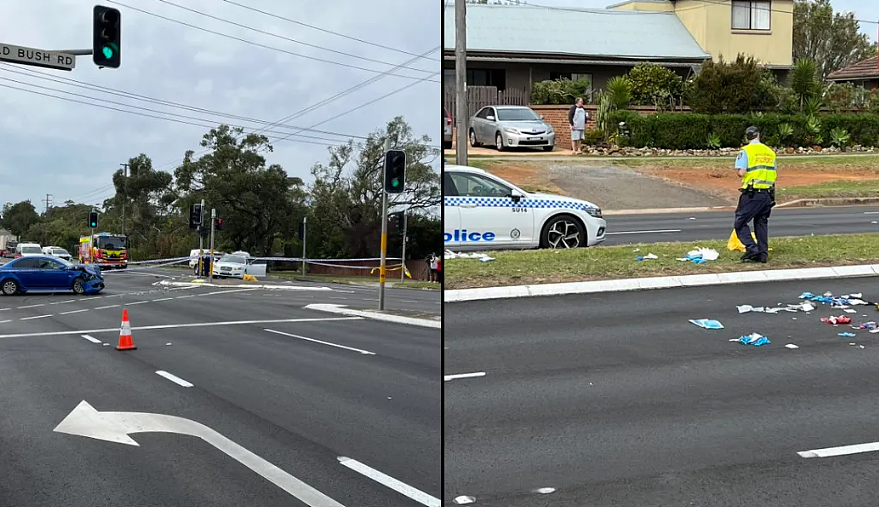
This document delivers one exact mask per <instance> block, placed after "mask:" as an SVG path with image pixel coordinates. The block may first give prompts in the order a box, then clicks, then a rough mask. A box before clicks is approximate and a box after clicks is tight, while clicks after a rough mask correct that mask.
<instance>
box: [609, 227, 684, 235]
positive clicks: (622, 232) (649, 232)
mask: <svg viewBox="0 0 879 507" xmlns="http://www.w3.org/2000/svg"><path fill="white" fill-rule="evenodd" d="M666 232H681V230H680V229H659V230H655V231H618V232H606V233H605V234H606V235H608V236H611V235H614V234H661V233H666Z"/></svg>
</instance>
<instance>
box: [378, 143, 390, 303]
mask: <svg viewBox="0 0 879 507" xmlns="http://www.w3.org/2000/svg"><path fill="white" fill-rule="evenodd" d="M390 150H391V138H390V136H389V137H387V138H385V159H387V156H388V152H389V151H390ZM382 174H383V175H384V176H382V216H381V222H382V239H381V249H382V251H381V264H379V268H378V309H379V310H384V309H385V277H386V275H387V273H386V272H385V266H386V265H387V252H388V189H387V178H388V172H387V171H382Z"/></svg>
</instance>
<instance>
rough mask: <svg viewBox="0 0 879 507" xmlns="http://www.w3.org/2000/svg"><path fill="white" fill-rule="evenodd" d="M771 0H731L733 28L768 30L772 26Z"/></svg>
mask: <svg viewBox="0 0 879 507" xmlns="http://www.w3.org/2000/svg"><path fill="white" fill-rule="evenodd" d="M771 19H772V2H770V1H766V0H733V3H732V28H733V30H769V29H771V28H772V24H771V21H770V20H771Z"/></svg>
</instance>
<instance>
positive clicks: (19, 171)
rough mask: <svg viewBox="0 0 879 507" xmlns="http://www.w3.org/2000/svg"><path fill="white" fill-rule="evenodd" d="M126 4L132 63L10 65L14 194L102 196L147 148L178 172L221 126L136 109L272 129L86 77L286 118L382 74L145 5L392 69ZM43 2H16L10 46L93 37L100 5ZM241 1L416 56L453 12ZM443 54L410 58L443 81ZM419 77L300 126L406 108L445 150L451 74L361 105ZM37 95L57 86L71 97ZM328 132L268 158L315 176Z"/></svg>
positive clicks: (125, 33)
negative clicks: (442, 117) (69, 67)
mask: <svg viewBox="0 0 879 507" xmlns="http://www.w3.org/2000/svg"><path fill="white" fill-rule="evenodd" d="M120 1H121V2H122V3H123V4H125V5H126V6H128V7H124V6H120V5H114V3H115V2H110V3H107V5H112V6H115V7H117V8H119V9H120V11H121V12H122V26H123V28H122V41H123V44H122V51H121V55H122V66H121V67H120V68H119V69H98V68H97V67H95V65H94V64H93V63H92V61H91V58H90V57H87V56H81V57H78V58H77V62H76V69H75V70H74V71H72V72H64V71H57V70H47V69H37V68H32V67H24V66H20V65H10V64H5V63H4V64H0V154H2V156H0V182H2V183H0V203H2V202H17V201H20V200H23V199H31V200H32V201H33V202H34V203H35V205H37V208H38V209H40V210H42V209H43V206H44V205H39V204H38V203H39V202H40V200H44V199H45V197H46V194H51V195H52V196H53V201H54V202H55V203H58V204H60V203H62V202H64V201H66V200H67V199H74V200H77V201H81V202H87V203H99V202H101V201H102V200H103V199H105V198H107V197H110V196H111V195H112V193H113V190H112V186H111V175H112V174H113V172H114V171H116V170H117V169H118V168H119V164H121V163H124V162H127V161H128V159H129V158H131V157H134V156H137V155H138V154H140V153H146V154H147V155H149V156H150V157H151V158H152V159H153V163H154V167H157V168H159V169H162V170H168V171H173V169H174V167H175V165H176V164H177V163H179V161H180V160H181V159H182V157H183V154H184V152H185V151H186V150H188V149H193V150H196V151H199V150H200V147H199V142H200V140H201V137H202V135H203V134H204V133H205V132H207V130H208V129H209V127H203V126H194V125H187V124H181V123H175V122H174V121H170V120H168V119H167V118H169V117H168V116H167V115H165V114H162V113H160V112H151V111H144V110H137V109H133V107H132V106H137V107H142V108H149V109H153V110H156V111H162V112H166V113H175V114H179V115H185V116H190V117H193V118H194V119H187V118H175V119H176V120H179V121H181V122H191V123H196V124H203V125H217V124H219V123H221V122H227V123H234V124H241V125H244V126H246V127H249V128H258V127H260V126H261V125H260V124H258V123H253V122H246V121H242V120H234V119H230V118H224V117H222V116H217V115H212V114H206V113H202V112H195V111H191V110H185V109H180V108H175V107H169V106H167V105H162V104H156V103H151V102H150V101H148V100H139V99H137V98H133V97H130V96H125V95H124V94H122V95H120V94H106V93H102V92H100V91H98V90H94V89H89V88H90V86H86V87H85V88H83V87H82V86H78V85H79V84H80V83H85V84H86V85H94V86H100V87H106V88H110V89H113V90H121V91H125V92H129V93H133V94H138V95H141V96H144V97H149V98H153V99H159V100H162V101H173V102H177V103H180V104H185V105H187V106H192V107H195V108H204V109H209V110H214V111H219V112H224V113H229V114H232V115H240V116H245V117H249V118H257V119H261V120H266V121H276V120H279V119H281V118H283V117H286V116H288V115H291V114H293V113H297V112H299V111H302V110H303V109H306V108H308V107H309V106H312V105H313V104H315V103H318V102H320V101H323V100H325V99H327V98H328V97H330V96H332V95H335V94H337V93H339V92H341V91H343V90H345V89H348V88H351V87H353V86H355V85H356V84H357V83H360V82H363V81H365V80H367V79H369V78H372V77H374V76H375V75H376V74H375V73H370V72H367V71H363V70H357V69H352V68H346V67H344V66H340V65H334V64H331V63H325V62H320V61H314V60H310V59H308V58H303V57H300V56H293V55H290V54H286V53H284V52H280V51H273V50H271V49H266V48H264V47H258V46H254V45H251V44H248V43H246V42H242V41H239V40H232V39H228V38H225V37H222V36H219V35H215V34H212V33H206V32H204V31H201V30H199V29H197V28H193V27H187V26H182V25H180V24H177V23H174V22H171V21H167V20H164V19H158V18H156V17H153V16H151V15H148V14H145V13H142V12H138V11H137V10H136V9H141V10H144V11H148V12H151V13H154V14H157V15H161V16H165V17H169V18H173V19H177V20H180V21H182V22H184V23H188V24H190V25H194V26H195V27H201V28H203V29H206V30H213V31H216V32H221V33H223V34H227V35H229V36H231V37H235V38H238V39H244V40H246V41H251V42H254V43H257V44H262V45H266V46H273V47H277V48H281V49H283V50H286V51H289V52H291V53H298V54H301V55H305V56H308V57H312V58H318V59H323V60H331V61H335V62H340V63H344V64H348V65H353V66H358V67H365V68H369V69H375V70H377V71H385V70H388V69H389V68H391V66H389V65H385V64H382V63H376V62H370V61H365V60H363V59H360V58H354V57H350V56H345V55H342V54H338V53H333V52H331V51H326V50H322V49H317V48H313V47H308V46H305V45H301V44H296V43H293V42H290V41H287V40H281V39H278V38H275V37H271V36H269V35H264V34H260V33H256V32H253V31H250V30H247V29H245V28H242V27H236V26H232V25H229V24H226V23H223V22H221V21H217V20H214V19H210V18H209V17H205V16H202V15H199V14H197V13H192V12H188V11H186V10H182V9H179V8H176V7H174V6H172V5H169V4H167V3H165V2H161V1H159V0H120ZM168 1H169V2H173V3H177V4H179V5H183V6H186V7H188V8H191V9H193V10H198V11H201V12H203V13H208V14H210V15H213V16H216V17H220V18H226V19H229V20H233V21H235V22H236V23H240V24H243V25H248V26H251V27H254V28H257V29H260V30H264V31H267V32H273V33H277V34H280V35H283V36H284V37H288V38H291V39H296V40H300V41H303V42H307V43H308V44H312V45H316V46H323V47H326V48H331V49H334V50H336V51H339V52H344V53H350V54H353V55H357V56H359V57H362V58H369V59H373V60H381V61H385V62H392V63H394V64H400V63H402V62H404V61H406V60H409V59H410V58H412V56H411V55H407V54H403V53H401V52H397V51H393V50H388V49H382V48H379V47H375V46H372V45H368V44H364V43H361V42H357V41H354V40H350V39H347V38H344V37H340V36H337V35H332V34H328V33H324V32H321V31H319V30H314V29H312V28H308V27H305V26H301V25H298V24H295V23H290V22H287V21H284V20H280V19H276V18H272V17H269V16H265V15H262V14H260V13H258V12H254V11H252V10H248V9H244V8H241V7H238V6H235V5H232V4H230V3H228V2H226V1H223V0H168ZM40 3H41V7H43V8H42V9H40V10H36V9H33V7H32V5H33V2H27V1H25V0H6V1H5V2H4V8H5V11H4V13H5V14H6V15H5V16H4V17H3V21H0V28H2V32H3V34H4V35H3V42H5V43H9V44H15V45H20V46H29V47H36V48H40V49H48V50H53V49H85V48H88V47H89V46H90V42H91V30H92V26H91V5H90V4H84V3H83V2H81V1H79V0H41V2H40ZM239 3H242V4H246V5H249V6H252V7H254V8H257V9H261V10H264V11H266V12H270V13H273V14H277V15H279V16H283V17H287V18H290V19H293V20H296V21H299V22H301V23H307V24H311V25H316V26H318V27H321V28H323V29H326V30H331V31H335V32H339V33H343V34H345V35H348V36H350V37H356V38H359V39H363V40H367V41H370V42H375V43H377V44H381V45H384V46H388V47H390V48H397V49H400V50H403V51H407V52H409V53H415V54H420V53H424V52H426V51H428V50H430V49H433V48H436V47H438V46H439V45H440V22H439V16H440V11H441V9H440V7H439V6H438V5H437V3H436V2H435V1H433V0H372V1H370V2H369V3H368V4H369V5H368V6H365V3H364V2H362V1H358V0H333V1H332V2H322V3H319V4H318V3H315V5H314V6H312V7H311V8H310V9H301V8H297V6H296V5H297V4H295V3H294V2H289V1H285V0H252V1H251V0H249V1H247V2H239ZM7 4H8V5H7ZM44 4H45V5H44ZM318 6H319V8H316V7H318ZM439 55H440V53H439V52H434V53H433V54H431V55H430V57H431V59H430V60H427V59H419V60H418V61H417V62H414V63H412V64H410V66H413V67H418V68H421V69H424V70H427V71H430V73H435V74H434V75H432V76H431V79H433V80H437V81H438V80H439V69H440V62H439V58H440V56H439ZM398 72H399V73H400V74H406V75H409V76H417V77H422V76H425V75H429V74H430V73H419V72H417V71H412V70H408V69H403V70H401V71H398ZM71 79H72V80H76V81H79V82H80V83H76V82H72V81H70V80H71ZM9 80H15V81H20V83H15V82H12V81H9ZM53 80H54V81H53ZM410 83H412V80H411V79H405V78H401V77H396V76H388V77H385V78H384V79H381V80H379V81H378V82H376V83H374V84H370V85H368V86H361V87H358V88H357V89H356V91H355V92H353V93H350V94H348V95H346V96H345V97H344V98H340V99H338V100H335V101H332V102H331V103H329V104H327V105H325V106H323V107H320V108H318V109H316V110H314V111H311V112H309V113H307V114H303V115H301V116H298V117H296V118H295V119H292V120H290V121H289V125H293V126H297V127H309V126H311V125H314V124H317V123H320V122H323V121H324V120H329V121H327V122H326V123H322V124H321V126H320V127H317V128H319V129H321V130H327V131H333V132H338V133H341V134H350V135H356V136H365V135H367V134H368V133H370V132H372V131H373V130H375V129H376V128H380V127H382V126H384V124H386V123H387V122H388V121H389V120H391V119H392V118H393V117H395V116H397V115H403V116H404V117H405V118H406V120H407V121H408V122H409V123H410V125H411V126H412V128H413V130H414V132H415V133H416V134H417V135H423V134H427V135H429V136H430V137H431V138H432V139H433V143H432V144H434V145H437V146H438V145H439V144H440V142H439V141H440V139H439V137H440V122H438V121H436V118H435V116H436V111H435V110H436V109H437V108H436V107H435V106H436V104H438V103H439V102H440V85H439V83H435V82H423V83H420V84H418V85H415V86H414V87H412V88H410V89H408V90H406V91H403V92H400V93H398V94H395V95H393V96H391V97H389V98H386V99H384V100H381V101H378V102H376V103H375V104H371V105H368V106H366V107H363V108H361V109H358V110H356V111H353V112H352V111H350V110H351V109H352V108H354V107H357V106H359V105H361V104H364V103H366V102H369V101H371V100H374V99H376V98H378V97H380V96H382V95H384V94H387V93H389V92H391V91H394V90H396V89H399V88H401V87H403V86H406V85H408V84H410ZM38 86H42V87H47V88H50V89H49V90H47V89H41V88H38ZM8 87H16V88H22V89H24V90H28V91H22V90H14V89H10V88H8ZM29 92H39V93H43V94H49V95H57V96H61V97H64V99H66V100H59V99H57V98H52V97H47V96H42V95H36V94H34V93H29ZM64 92H68V93H64ZM71 93H73V94H81V95H86V96H90V97H97V98H98V99H99V100H92V99H88V98H83V97H78V96H75V95H71ZM72 101H83V102H87V103H102V101H115V102H120V103H123V104H126V105H127V106H122V105H117V104H109V103H107V102H103V104H104V105H105V106H107V107H112V108H117V109H121V110H125V111H135V112H137V113H140V114H145V115H153V116H159V117H162V118H166V119H154V118H145V117H143V116H139V115H137V114H131V113H130V112H122V111H116V110H111V109H102V108H100V107H94V106H92V105H86V104H80V103H76V102H72ZM280 130H281V131H283V132H287V133H289V132H293V131H292V130H290V129H280ZM302 134H307V135H310V136H317V137H323V138H327V139H332V140H338V142H339V143H342V142H344V141H345V139H346V138H345V137H343V136H334V135H327V134H319V133H314V132H303V133H302ZM273 135H280V134H277V133H275V134H273ZM327 142H328V141H326V140H315V139H309V138H305V137H303V136H301V135H299V136H293V138H292V141H281V142H277V143H276V144H275V152H274V153H272V154H270V155H269V156H268V162H269V163H278V164H281V165H282V166H284V168H285V169H286V170H287V171H288V173H289V174H290V175H292V176H298V177H300V178H303V179H305V180H306V181H308V180H309V179H310V174H309V169H310V167H311V165H312V164H313V163H315V162H318V161H321V162H326V161H327V159H328V157H327V152H326V149H327V146H326V145H325V143H327Z"/></svg>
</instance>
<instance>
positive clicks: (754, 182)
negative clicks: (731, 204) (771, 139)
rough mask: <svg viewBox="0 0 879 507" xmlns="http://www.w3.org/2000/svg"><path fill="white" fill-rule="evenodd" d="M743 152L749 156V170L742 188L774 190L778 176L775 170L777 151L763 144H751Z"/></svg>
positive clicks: (743, 180) (743, 179)
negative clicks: (751, 187)
mask: <svg viewBox="0 0 879 507" xmlns="http://www.w3.org/2000/svg"><path fill="white" fill-rule="evenodd" d="M742 150H744V152H745V153H746V154H747V155H748V170H747V172H746V173H745V177H744V178H742V188H748V187H749V186H753V188H756V189H768V188H772V187H773V186H774V185H775V179H776V177H777V176H778V175H777V173H776V170H775V151H773V150H772V148H770V147H768V146H766V145H765V144H763V143H754V144H749V145H747V146H745V147H743V148H742Z"/></svg>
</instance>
